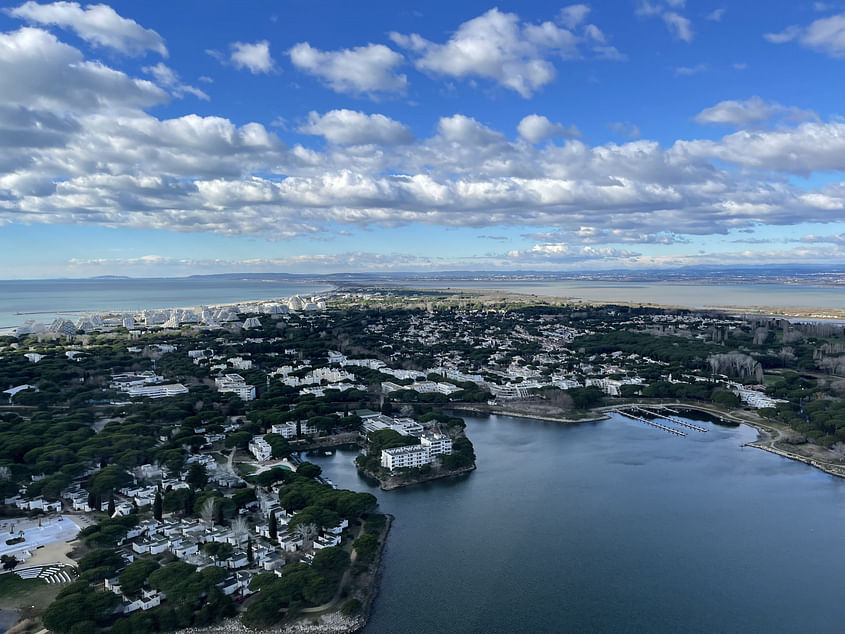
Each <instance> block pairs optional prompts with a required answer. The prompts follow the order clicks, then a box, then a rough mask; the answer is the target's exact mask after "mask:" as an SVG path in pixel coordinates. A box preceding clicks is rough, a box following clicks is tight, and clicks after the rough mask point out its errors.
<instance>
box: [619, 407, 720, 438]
mask: <svg viewBox="0 0 845 634" xmlns="http://www.w3.org/2000/svg"><path fill="white" fill-rule="evenodd" d="M631 409H635V410H637V411H638V412H643V413H644V414H649V415H651V416H656V417H657V418H662V419H663V420H668V421H670V422H673V423H675V424H676V425H680V426H681V427H686V428H688V429H694V430H695V431H702V432H706V431H707V430H706V429H705V428H704V427H700V426H698V425H693V424H692V423H688V422H687V421H685V420H681V419H680V418H675V417H674V416H668V415H666V414H663V413H661V412H655V411H653V410H650V409H645V408H644V407H639V406H637V405H632V406H631ZM666 409H668V408H666ZM669 411H671V410H669ZM674 413H675V414H677V412H674Z"/></svg>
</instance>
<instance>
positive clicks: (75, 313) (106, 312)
mask: <svg viewBox="0 0 845 634" xmlns="http://www.w3.org/2000/svg"><path fill="white" fill-rule="evenodd" d="M325 285H326V286H329V287H330V288H329V289H328V290H326V291H320V292H318V291H312V290H307V291H304V293H305V294H308V295H314V294H319V295H323V294H326V295H330V294H333V293H335V292H337V290H338V286H337V284H332V283H327V284H325ZM301 294H302V293H296V294H295V295H301ZM295 295H290V296H288V297H294V296H295ZM280 299H284V297H282V296H280V295H279V296H275V297H271V298H266V297H264V298H260V299H241V300H236V301H230V302H218V303H213V304H211V303H208V304H204V303H201V302H200V303H197V304H191V305H187V306H154V307H150V306H144V307H135V308H126V309H115V308H102V309H100V308H93V309H87V308H72V309H66V310H36V311H27V312H20V311H18V312H15V313H9V314H13V315H15V316H16V317H21V318H23V321H26V320H27V319H34V320H35V321H38V319H37V316H38V315H52V316H54V317H57V316H62V315H64V316H66V317H67V318H76V317H82V316H85V315H102V316H106V317H114V316H117V315H126V314H132V315H136V314H138V313H141V312H143V311H145V310H190V309H194V308H196V307H197V306H206V307H207V308H212V309H218V308H230V307H232V306H238V305H240V304H265V303H268V302H278V301H279V300H280ZM42 323H44V322H42ZM21 325H23V322H21V323H19V324H15V325H11V326H4V325H0V334H2V331H5V330H14V329H15V328H19V327H20V326H21Z"/></svg>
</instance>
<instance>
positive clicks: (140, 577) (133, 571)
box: [120, 559, 159, 595]
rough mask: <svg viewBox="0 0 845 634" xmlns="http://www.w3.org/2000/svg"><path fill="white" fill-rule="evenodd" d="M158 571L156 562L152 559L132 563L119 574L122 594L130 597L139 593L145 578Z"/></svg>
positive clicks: (145, 580)
mask: <svg viewBox="0 0 845 634" xmlns="http://www.w3.org/2000/svg"><path fill="white" fill-rule="evenodd" d="M158 569H159V565H158V562H156V561H153V560H152V559H137V560H135V561H133V562H132V563H131V564H129V565H128V566H126V568H125V569H124V571H123V572H121V573H120V588H121V590H122V591H123V594H126V595H131V594H135V593H136V592H138V591H140V590H141V588H142V587H144V584H145V583H146V582H147V577H149V576H150V574H151V573H153V572H154V571H156V570H158Z"/></svg>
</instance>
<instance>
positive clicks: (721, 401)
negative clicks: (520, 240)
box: [0, 287, 845, 632]
mask: <svg viewBox="0 0 845 634" xmlns="http://www.w3.org/2000/svg"><path fill="white" fill-rule="evenodd" d="M843 370H845V333H844V332H843V328H842V326H839V325H834V324H826V323H818V322H811V323H793V322H790V321H788V320H784V319H776V318H767V317H761V316H756V315H755V316H748V317H744V316H741V315H727V314H724V313H720V312H717V311H691V310H681V309H658V308H645V307H634V306H615V305H586V304H569V303H567V302H565V301H563V300H538V299H537V298H528V297H524V296H511V295H505V294H489V293H483V292H478V293H472V292H466V291H462V292H457V291H422V290H414V289H400V288H378V287H362V288H356V287H345V288H338V289H336V290H335V291H332V292H330V293H327V294H325V295H322V296H319V297H316V296H315V297H301V296H294V297H290V298H284V299H275V300H272V301H264V302H248V303H242V304H233V305H226V306H201V307H194V308H178V309H169V310H143V311H140V312H137V313H120V312H111V313H103V314H86V315H82V316H79V317H78V318H77V319H76V320H75V321H72V320H70V319H64V318H57V319H56V320H55V321H52V322H51V323H49V324H48V323H38V322H36V321H33V320H29V321H27V322H26V323H24V324H22V325H21V326H20V327H19V328H17V329H16V330H15V332H14V333H13V334H11V335H8V336H2V337H0V387H2V388H4V389H3V390H2V392H3V399H2V400H3V403H2V406H1V407H0V494H2V502H3V506H2V507H1V508H0V510H2V514H0V521H2V525H0V532H2V531H3V530H6V531H8V534H7V537H6V538H5V539H4V541H3V543H2V544H0V554H2V561H3V574H0V601H5V603H0V605H2V607H4V608H7V609H13V608H17V607H18V605H19V603H16V602H15V601H17V599H16V597H18V598H19V597H21V596H24V595H25V594H26V595H27V596H29V594H27V593H31V592H32V591H33V589H38V591H39V593H40V594H38V596H39V597H41V599H39V605H37V606H36V605H33V606H32V607H31V608H27V609H20V610H19V612H20V614H19V616H20V619H21V623H23V624H24V625H23V627H22V629H21V630H19V631H27V628H32V629H36V628H38V627H41V626H44V627H46V628H48V629H50V630H51V631H55V632H70V631H74V632H77V631H97V630H98V629H100V628H104V627H109V628H110V630H111V631H113V632H150V631H171V630H178V629H182V628H187V627H203V626H208V625H211V624H214V623H218V622H220V621H222V620H233V619H235V618H239V619H240V620H241V621H242V623H243V624H244V625H245V626H248V627H253V628H264V627H271V626H278V625H279V624H281V625H282V627H293V626H295V624H297V623H299V622H300V621H301V620H302V619H303V618H306V617H307V618H308V619H309V620H311V621H316V622H317V623H318V626H319V627H322V628H323V629H322V630H320V631H327V632H328V631H349V632H351V631H356V630H358V629H360V628H361V627H362V626H363V624H364V623H365V621H366V618H367V614H368V610H369V607H370V604H371V603H372V600H373V598H374V596H375V593H376V592H377V585H378V578H379V569H380V566H381V552H382V549H383V548H384V545H385V542H386V541H388V540H389V528H390V525H391V522H392V521H394V518H391V517H390V516H386V515H384V514H382V513H380V512H379V510H378V498H377V496H376V495H373V494H371V493H362V492H354V491H349V490H344V489H341V488H338V485H337V484H336V483H334V482H332V481H331V480H330V479H328V478H327V477H326V476H325V475H324V474H323V473H322V470H321V468H320V467H319V466H318V465H316V464H314V463H312V462H310V461H309V459H308V458H309V455H311V453H312V452H317V453H318V454H325V453H327V452H332V451H334V450H335V449H336V448H339V447H350V446H354V447H356V448H357V450H358V455H357V458H356V459H355V465H356V467H357V469H358V471H359V472H360V473H361V474H362V475H364V477H366V478H368V479H369V480H370V481H371V482H372V483H374V484H377V485H378V487H379V488H380V489H381V490H382V491H390V490H392V489H395V488H399V487H408V486H415V485H418V484H420V483H422V482H428V481H431V480H437V479H443V478H472V477H473V473H472V472H473V471H474V470H475V469H476V466H477V465H476V461H479V462H483V460H484V456H483V455H479V456H477V455H476V452H475V449H474V447H473V445H472V442H471V438H470V435H469V434H468V433H467V425H466V423H465V422H464V420H463V419H462V418H461V413H462V412H470V413H472V414H473V415H479V414H480V415H487V414H508V415H513V416H522V417H529V418H536V419H542V420H549V421H557V422H560V423H561V424H573V423H577V422H578V421H584V420H595V419H597V418H603V417H606V416H608V415H609V412H617V411H623V410H624V408H626V407H627V408H630V409H629V410H628V411H629V412H633V413H634V414H635V415H631V416H630V417H629V419H630V420H631V421H632V424H637V419H642V417H643V416H646V417H649V416H651V417H652V418H653V417H655V416H658V417H659V415H662V416H663V417H664V419H663V420H664V421H671V419H672V418H673V417H674V414H677V409H672V408H679V407H680V408H684V407H687V408H692V409H694V410H698V411H704V412H708V413H709V414H710V415H711V416H713V417H715V420H718V421H720V422H721V423H723V424H735V423H747V424H749V425H752V426H755V427H757V428H758V430H760V432H761V441H760V443H759V446H760V447H761V448H763V449H766V450H768V451H773V452H775V453H780V454H781V455H784V456H787V457H791V458H795V459H798V460H802V461H805V462H807V463H808V464H813V465H814V466H817V467H819V468H822V469H824V470H826V471H828V472H829V473H833V474H836V475H845V405H843V402H842V400H841V397H842V396H843V395H844V394H845V379H841V378H839V375H840V374H842V373H843ZM659 408H664V409H659ZM667 411H668V412H670V413H668V414H667ZM660 412H663V413H662V414H660ZM642 420H645V419H642ZM646 422H647V420H646ZM681 424H684V423H681ZM666 425H669V426H670V427H669V428H670V429H671V422H666ZM686 425H687V426H688V427H689V423H686ZM660 427H661V424H658V425H656V426H655V427H652V428H650V429H653V430H654V433H659V431H660ZM692 427H693V428H694V427H695V425H692ZM663 428H664V429H666V426H665V425H664V426H663ZM380 495H381V493H380ZM396 519H397V520H398V521H401V518H396ZM232 622H234V621H232ZM79 623H85V624H86V625H85V627H87V628H88V629H85V630H83V629H79V627H78V626H79Z"/></svg>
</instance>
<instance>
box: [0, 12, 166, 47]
mask: <svg viewBox="0 0 845 634" xmlns="http://www.w3.org/2000/svg"><path fill="white" fill-rule="evenodd" d="M8 13H9V15H11V16H13V17H15V18H20V19H22V20H26V21H27V22H30V23H34V24H43V25H48V26H59V27H63V28H67V29H71V30H72V31H73V32H74V33H76V34H77V35H78V36H79V37H81V38H82V39H83V40H85V41H86V42H89V43H91V44H93V45H95V46H105V47H108V48H113V49H115V50H118V51H120V52H122V53H125V54H126V55H133V56H137V55H143V54H144V53H145V52H146V51H153V52H155V53H158V54H159V55H161V56H162V57H167V47H166V46H165V45H164V39H163V38H162V37H161V36H160V35H159V34H158V33H156V32H155V31H153V30H152V29H145V28H144V27H142V26H141V25H140V24H138V23H137V22H135V20H130V19H128V18H124V17H121V16H120V15H118V13H117V12H116V11H115V10H114V9H112V8H111V7H109V6H107V5H105V4H89V5H88V6H86V7H85V8H84V9H83V8H82V6H81V5H80V4H79V3H78V2H53V3H51V4H38V3H37V2H32V1H30V2H25V3H24V4H22V5H21V6H19V7H17V8H15V9H9V10H8Z"/></svg>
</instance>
